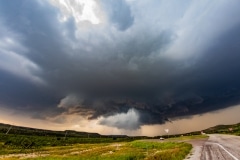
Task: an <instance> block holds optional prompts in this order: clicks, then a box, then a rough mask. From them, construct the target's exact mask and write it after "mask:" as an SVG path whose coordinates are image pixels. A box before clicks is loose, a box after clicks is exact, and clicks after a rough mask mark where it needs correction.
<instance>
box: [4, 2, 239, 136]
mask: <svg viewBox="0 0 240 160" xmlns="http://www.w3.org/2000/svg"><path fill="white" fill-rule="evenodd" d="M239 7H240V1H239V0H230V1H226V0H211V1H209V0H201V1H190V0H183V1H179V0H171V1H169V0H141V1H137V0H34V1H29V0H17V1H16V0H5V1H4V0H2V1H0V110H1V113H0V116H1V115H2V116H1V117H0V122H9V123H18V124H21V122H22V124H26V123H25V121H28V120H29V122H30V123H28V126H35V127H37V126H39V127H42V125H40V124H38V125H36V124H32V123H31V122H33V121H34V122H35V121H36V123H37V121H38V123H40V122H41V123H48V124H49V125H48V128H50V129H51V128H53V129H58V127H56V126H61V127H59V129H64V128H66V129H68V128H71V127H73V126H75V128H74V127H73V129H76V130H90V131H95V132H103V131H102V130H103V129H104V128H108V130H107V131H109V132H110V131H111V132H113V130H117V131H119V132H121V131H126V132H128V133H130V132H134V133H137V134H148V133H146V132H144V129H145V130H147V129H146V128H147V127H148V126H154V125H161V124H165V123H169V121H173V122H174V121H179V120H180V119H181V120H188V121H192V120H193V119H194V117H196V116H199V115H208V114H209V113H214V115H217V113H218V112H215V111H218V110H221V109H222V110H221V114H219V116H220V115H221V117H223V115H224V117H225V118H228V117H229V116H231V114H232V113H234V109H235V111H237V110H239V106H237V105H238V104H239V102H240V62H239V61H240V18H239V15H240V10H239ZM231 106H235V107H233V108H234V109H233V108H232V107H231ZM229 107H230V108H229ZM228 109H229V112H228ZM230 110H231V111H232V112H231V114H230ZM222 113H226V114H222ZM227 113H228V114H227ZM3 115H5V116H3ZM6 115H7V116H6ZM14 116H17V117H19V118H17V119H16V117H15V118H12V117H14ZM3 117H4V118H3ZM213 117H214V116H213ZM215 117H216V116H215ZM208 118H209V119H211V116H208ZM26 119H28V120H26ZM31 120H32V121H31ZM237 120H238V121H240V119H236V118H235V119H234V120H232V123H233V122H235V121H237ZM192 122H193V123H194V121H192ZM214 122H215V123H214V124H218V123H223V122H221V121H214ZM196 123H197V122H196ZM228 123H231V122H230V121H229V122H228ZM214 124H213V125H214ZM86 126H87V127H86ZM200 126H201V127H204V126H203V125H200ZM194 129H195V128H194ZM196 129H197V128H196ZM139 130H141V133H138V131H139ZM104 133H105V132H104ZM109 134H110V133H109ZM118 134H119V133H118ZM156 134H157V133H156Z"/></svg>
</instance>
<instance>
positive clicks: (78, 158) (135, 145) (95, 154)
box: [0, 141, 192, 160]
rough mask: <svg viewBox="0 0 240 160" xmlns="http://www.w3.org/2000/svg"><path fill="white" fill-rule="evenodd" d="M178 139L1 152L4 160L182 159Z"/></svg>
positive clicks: (183, 148) (188, 147)
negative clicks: (176, 140)
mask: <svg viewBox="0 0 240 160" xmlns="http://www.w3.org/2000/svg"><path fill="white" fill-rule="evenodd" d="M191 148H192V147H191V145H190V144H187V143H182V142H161V143H159V142H150V141H133V142H119V143H98V144H74V145H69V146H56V147H42V148H39V149H34V150H32V151H30V150H29V149H27V150H25V151H26V153H24V152H25V151H24V150H22V151H20V152H21V153H20V152H19V151H18V150H16V152H17V153H12V154H2V155H1V156H0V159H4V160H18V159H28V160H63V159H64V160H156V159H161V160H182V159H184V157H186V155H187V154H188V153H189V151H190V150H191Z"/></svg>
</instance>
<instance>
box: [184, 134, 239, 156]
mask: <svg viewBox="0 0 240 160" xmlns="http://www.w3.org/2000/svg"><path fill="white" fill-rule="evenodd" d="M189 143H191V144H192V145H193V150H192V153H191V154H190V155H189V156H188V157H187V158H186V160H240V137H239V136H233V135H222V134H221V135H220V134H210V135H209V139H208V140H196V141H190V142H189Z"/></svg>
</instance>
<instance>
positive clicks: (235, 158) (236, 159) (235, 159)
mask: <svg viewBox="0 0 240 160" xmlns="http://www.w3.org/2000/svg"><path fill="white" fill-rule="evenodd" d="M214 144H216V145H218V146H219V147H221V148H222V149H223V150H224V151H225V152H227V154H229V155H230V156H231V157H232V158H233V159H234V160H239V159H238V158H237V157H235V156H234V155H232V154H231V153H230V152H228V150H226V149H225V148H224V147H223V146H222V145H221V144H219V143H214Z"/></svg>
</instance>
